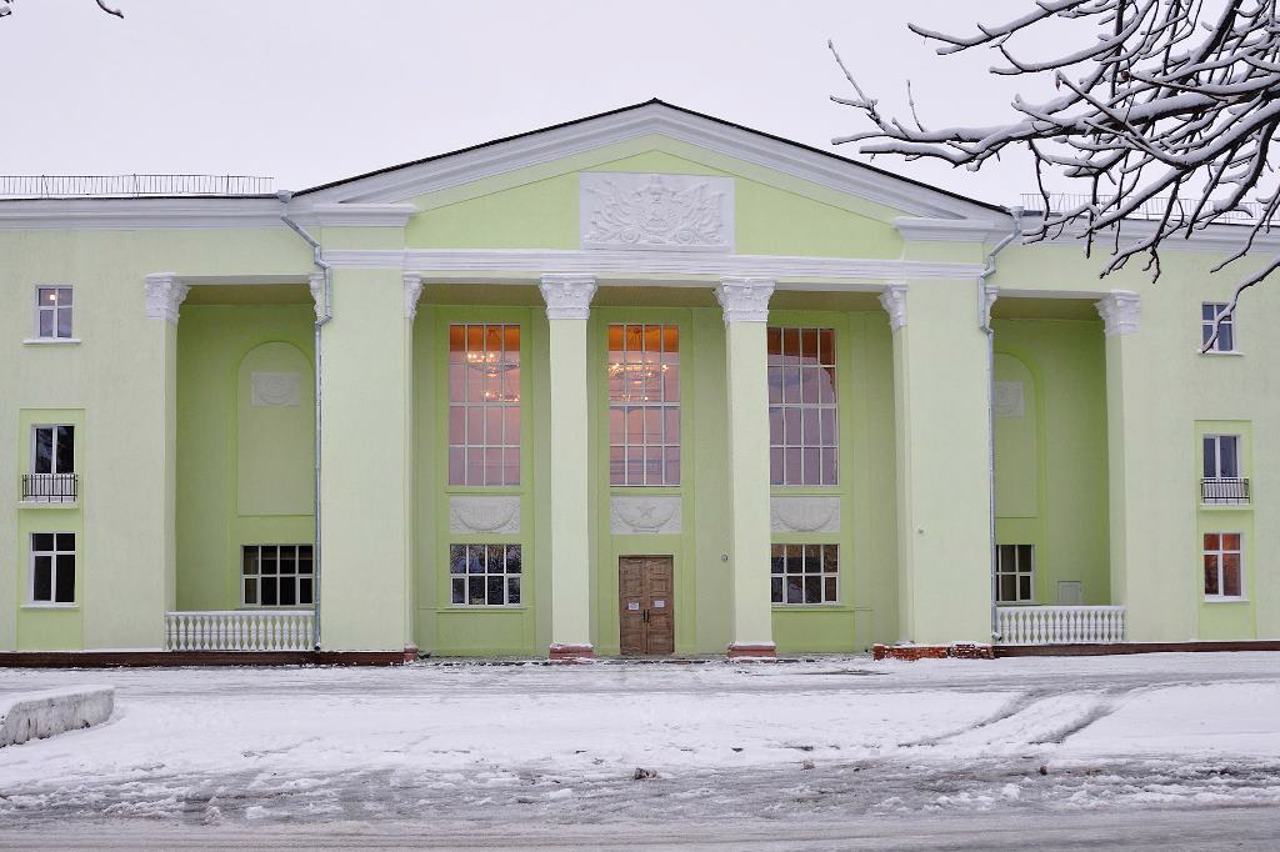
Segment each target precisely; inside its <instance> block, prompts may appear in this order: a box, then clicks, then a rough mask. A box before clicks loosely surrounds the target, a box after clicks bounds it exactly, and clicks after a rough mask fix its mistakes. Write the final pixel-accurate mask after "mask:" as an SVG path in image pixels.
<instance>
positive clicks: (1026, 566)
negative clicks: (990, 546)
mask: <svg viewBox="0 0 1280 852" xmlns="http://www.w3.org/2000/svg"><path fill="white" fill-rule="evenodd" d="M1034 600H1035V545H1031V544H999V545H996V602H997V603H1031V602H1032V601H1034Z"/></svg>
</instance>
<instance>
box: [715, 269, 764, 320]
mask: <svg viewBox="0 0 1280 852" xmlns="http://www.w3.org/2000/svg"><path fill="white" fill-rule="evenodd" d="M774 287H775V283H774V280H773V279H772V278H724V279H721V281H720V284H719V286H717V287H716V291H715V292H716V301H717V302H719V303H720V307H721V308H723V309H724V324H725V325H731V324H733V323H735V322H768V321H769V298H770V297H771V296H773V290H774Z"/></svg>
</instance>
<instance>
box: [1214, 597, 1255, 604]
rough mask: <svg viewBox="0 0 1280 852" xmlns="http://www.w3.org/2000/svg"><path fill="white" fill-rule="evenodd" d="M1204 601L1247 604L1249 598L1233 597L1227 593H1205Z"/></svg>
mask: <svg viewBox="0 0 1280 852" xmlns="http://www.w3.org/2000/svg"><path fill="white" fill-rule="evenodd" d="M1204 602H1205V603H1207V604H1247V603H1249V599H1248V598H1243V597H1242V598H1231V597H1227V596H1225V595H1205V596H1204Z"/></svg>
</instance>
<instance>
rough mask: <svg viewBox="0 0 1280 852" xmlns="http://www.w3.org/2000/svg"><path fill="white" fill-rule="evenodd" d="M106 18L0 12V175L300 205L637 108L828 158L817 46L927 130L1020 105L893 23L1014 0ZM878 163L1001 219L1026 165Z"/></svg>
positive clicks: (43, 7) (418, 1)
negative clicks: (685, 111)
mask: <svg viewBox="0 0 1280 852" xmlns="http://www.w3.org/2000/svg"><path fill="white" fill-rule="evenodd" d="M111 2H113V3H115V4H117V5H119V6H120V7H121V8H122V9H123V10H124V12H125V16H126V17H125V19H124V20H118V19H116V18H113V17H110V16H107V15H105V14H103V13H102V12H100V11H98V9H97V7H96V6H95V4H94V2H93V0H13V5H12V7H11V8H12V10H13V14H11V15H10V16H9V17H7V18H0V61H3V66H4V69H5V75H4V83H3V84H0V85H2V86H3V88H2V89H0V103H2V104H3V127H4V131H5V132H4V134H3V141H0V174H114V173H131V172H166V173H167V172H196V173H216V174H227V173H231V174H256V175H270V176H273V177H275V178H276V185H277V187H281V188H289V189H295V190H296V189H302V188H305V187H307V186H311V185H314V184H318V183H323V182H326V181H329V180H334V179H338V178H342V177H347V176H350V175H353V174H357V173H359V172H363V171H369V170H372V169H376V168H381V167H383V166H387V165H391V164H394V163H398V162H403V161H407V160H413V159H417V158H420V157H424V156H427V155H430V154H436V153H441V152H444V151H448V150H451V149H455V148H459V147H463V146H466V145H471V144H475V143H478V142H484V141H486V140H489V139H493V138H495V137H499V136H504V135H508V134H512V133H519V132H521V131H525V130H530V129H533V128H536V127H539V126H543V125H547V124H554V123H557V122H561V121H566V120H570V119H574V118H578V117H581V116H585V115H589V114H591V113H596V112H601V111H604V110H609V109H613V108H615V107H618V106H622V105H624V104H628V103H634V102H638V101H643V100H647V99H649V98H651V97H660V98H663V99H664V100H668V101H670V102H672V103H675V104H679V105H681V106H685V107H689V108H691V109H695V110H699V111H702V112H706V113H710V114H712V115H715V116H718V117H721V118H725V119H728V120H730V121H734V122H737V123H740V124H744V125H747V126H748V127H754V128H758V129H760V130H766V131H769V132H771V133H774V134H777V135H779V136H783V137H787V138H791V139H796V140H798V141H802V142H806V143H808V144H811V145H816V146H819V147H825V148H828V149H829V148H830V140H831V138H832V137H834V136H838V135H841V134H845V133H849V132H852V131H854V130H856V129H858V128H860V127H862V126H863V125H862V124H861V123H860V121H859V118H858V116H857V115H855V114H854V113H853V112H852V111H851V110H849V109H848V108H845V107H839V106H836V105H834V104H832V103H831V102H830V100H829V99H828V96H829V95H831V94H833V93H840V94H844V93H847V91H848V88H847V83H845V81H844V79H843V78H842V76H841V75H840V73H839V71H838V69H837V68H836V66H835V64H834V62H833V61H832V59H831V56H830V54H829V53H828V52H827V49H826V40H827V39H828V38H833V39H835V40H836V42H837V43H838V45H839V47H840V48H841V51H842V53H843V54H844V56H845V59H846V61H847V62H848V64H849V65H850V66H851V68H852V70H853V71H854V73H855V74H856V75H857V76H858V77H859V78H860V82H864V84H865V86H866V87H868V88H869V90H871V91H873V92H874V93H875V94H876V95H877V96H879V97H881V98H882V99H883V102H884V103H885V104H890V105H895V106H904V105H905V85H904V84H905V81H906V80H907V79H908V78H910V79H911V80H912V83H913V85H914V87H915V92H916V98H917V101H918V103H919V106H920V109H921V111H922V113H923V115H924V117H925V118H926V120H927V121H933V120H936V121H937V122H938V123H943V122H945V123H958V122H964V123H987V122H991V121H996V120H999V119H1000V118H1001V117H1007V116H1008V115H1010V113H1011V111H1010V109H1009V106H1008V105H1009V101H1010V99H1011V96H1012V94H1013V92H1014V91H1015V90H1016V87H1015V86H1013V85H1011V84H1010V83H1009V82H1008V81H1001V80H997V79H995V78H993V77H991V75H989V74H988V73H986V69H987V67H988V66H989V65H990V64H992V62H993V57H992V56H991V54H990V53H989V52H985V53H980V54H975V55H973V56H969V55H967V54H966V55H964V56H960V57H949V58H942V57H938V56H936V55H935V54H934V52H933V48H932V47H931V46H930V45H928V44H926V43H925V42H924V41H923V40H922V39H920V38H918V37H916V36H913V35H911V34H910V33H909V32H908V31H907V29H906V24H907V22H908V21H916V22H919V23H923V24H927V25H929V26H934V27H937V28H942V29H953V30H965V29H968V28H970V27H971V26H972V24H973V22H974V21H975V20H976V19H978V18H979V17H980V18H981V19H982V20H994V19H1000V18H1003V17H1004V16H1005V15H1006V14H1009V13H1017V12H1019V11H1022V10H1025V9H1026V8H1027V7H1028V6H1029V5H1030V2H1031V0H981V2H980V3H979V2H967V3H966V2H961V1H960V0H899V2H882V0H785V2H784V0H774V2H763V0H643V2H638V3H626V4H623V3H620V2H602V0H597V2H568V0H538V2H530V0H502V2H499V0H485V1H484V2H477V0H465V2H464V0H453V2H448V3H445V2H434V0H360V2H353V1H352V0H221V2H213V0H111ZM975 9H980V12H975V11H974V10H975ZM1025 88H1026V86H1025V84H1023V89H1024V90H1025ZM839 151H840V152H841V153H843V154H846V155H848V156H852V157H858V156H859V155H857V153H856V151H855V150H853V149H852V148H851V147H850V146H844V147H843V148H841V149H839ZM876 163H877V165H879V166H881V167H884V168H888V169H890V170H894V171H899V172H901V173H904V174H910V175H912V176H915V177H917V178H920V179H923V180H928V181H931V182H933V183H936V184H938V185H941V186H945V187H947V188H949V189H952V190H955V191H957V192H961V193H964V194H967V195H971V196H974V197H978V198H982V199H985V200H988V201H993V202H996V203H1016V201H1017V200H1018V195H1019V194H1020V193H1022V192H1024V191H1028V190H1030V189H1031V188H1032V186H1031V183H1032V180H1033V176H1032V174H1031V172H1030V171H1029V165H1028V164H1027V162H1026V161H1025V160H1022V161H1018V162H1005V163H1003V164H998V167H997V168H993V169H990V170H988V168H986V167H984V169H983V171H982V173H980V174H976V175H975V174H971V173H968V172H964V171H955V170H952V169H950V168H949V167H946V166H942V165H937V164H932V165H929V164H920V163H916V164H910V163H903V162H901V161H897V160H889V159H884V158H881V159H878V160H877V161H876Z"/></svg>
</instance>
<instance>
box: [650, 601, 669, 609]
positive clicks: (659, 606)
mask: <svg viewBox="0 0 1280 852" xmlns="http://www.w3.org/2000/svg"><path fill="white" fill-rule="evenodd" d="M653 608H654V609H666V608H667V602H666V601H659V600H655V601H654V602H653Z"/></svg>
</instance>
